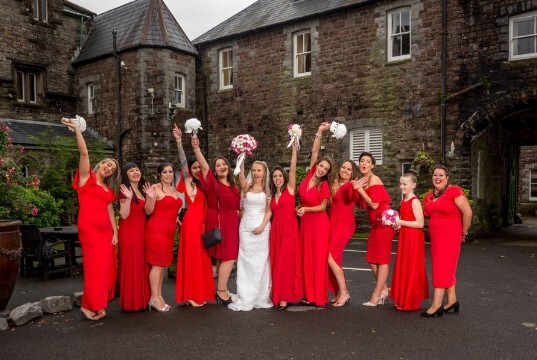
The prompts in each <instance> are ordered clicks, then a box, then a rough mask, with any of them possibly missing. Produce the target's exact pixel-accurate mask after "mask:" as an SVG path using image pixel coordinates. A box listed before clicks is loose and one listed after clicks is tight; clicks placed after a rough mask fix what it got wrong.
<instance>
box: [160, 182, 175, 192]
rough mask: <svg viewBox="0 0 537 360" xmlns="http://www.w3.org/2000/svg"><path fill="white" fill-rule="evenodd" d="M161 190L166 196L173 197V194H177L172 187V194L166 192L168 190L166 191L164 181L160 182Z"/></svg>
mask: <svg viewBox="0 0 537 360" xmlns="http://www.w3.org/2000/svg"><path fill="white" fill-rule="evenodd" d="M160 188H161V189H162V192H163V193H164V195H171V194H173V193H174V192H175V191H174V190H173V187H172V186H170V188H171V189H172V193H171V194H170V193H168V192H166V190H164V183H163V182H162V181H161V182H160Z"/></svg>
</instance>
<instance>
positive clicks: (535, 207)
mask: <svg viewBox="0 0 537 360" xmlns="http://www.w3.org/2000/svg"><path fill="white" fill-rule="evenodd" d="M530 207H531V208H532V209H533V213H534V214H535V216H537V202H532V203H530Z"/></svg>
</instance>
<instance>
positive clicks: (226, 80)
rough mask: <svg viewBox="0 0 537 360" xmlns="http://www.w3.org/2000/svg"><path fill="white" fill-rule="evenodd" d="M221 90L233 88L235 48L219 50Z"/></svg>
mask: <svg viewBox="0 0 537 360" xmlns="http://www.w3.org/2000/svg"><path fill="white" fill-rule="evenodd" d="M218 69H219V74H220V90H226V89H233V50H232V49H231V48H227V49H222V50H220V51H219V52H218Z"/></svg>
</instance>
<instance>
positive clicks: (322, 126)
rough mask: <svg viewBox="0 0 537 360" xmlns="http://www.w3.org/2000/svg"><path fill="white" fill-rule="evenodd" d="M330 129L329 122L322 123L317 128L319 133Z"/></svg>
mask: <svg viewBox="0 0 537 360" xmlns="http://www.w3.org/2000/svg"><path fill="white" fill-rule="evenodd" d="M328 129H330V123H329V122H323V123H322V124H321V125H320V126H319V131H320V132H321V133H323V132H325V131H326V130H328Z"/></svg>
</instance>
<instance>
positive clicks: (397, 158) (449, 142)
mask: <svg viewBox="0 0 537 360" xmlns="http://www.w3.org/2000/svg"><path fill="white" fill-rule="evenodd" d="M0 2H1V5H2V7H1V8H2V11H9V14H10V17H9V18H6V17H2V20H1V24H0V33H1V34H2V35H3V36H2V40H0V41H1V42H2V47H1V50H0V119H1V118H9V119H20V120H32V121H43V122H56V121H57V120H58V118H59V117H61V116H62V115H61V114H66V113H68V114H69V115H74V113H77V114H79V115H82V116H84V117H85V118H86V120H87V122H88V125H89V126H90V127H91V128H92V129H93V130H95V131H96V132H97V133H98V134H99V135H100V136H101V137H102V138H103V139H105V140H108V141H110V143H111V144H113V145H114V148H115V152H116V156H118V157H119V158H120V159H122V160H123V161H126V160H128V161H136V162H138V163H140V164H142V166H143V167H144V169H146V170H147V171H150V170H151V169H153V168H155V167H156V165H157V164H158V163H159V162H161V161H164V160H173V159H175V157H176V155H175V154H176V150H175V144H174V142H173V139H172V137H171V132H170V131H171V128H172V123H173V122H177V124H178V125H179V124H181V123H183V122H184V120H186V119H188V118H190V117H197V118H199V119H200V120H201V121H202V123H203V126H204V129H205V130H204V131H203V132H202V136H203V138H202V146H204V147H205V149H206V151H207V155H208V158H212V157H213V156H214V155H217V154H220V155H225V156H229V157H230V158H232V159H234V158H235V155H234V154H232V153H230V151H229V144H230V142H231V139H232V138H233V137H234V136H236V135H237V134H240V133H250V134H252V135H253V136H254V137H256V139H258V140H259V142H260V146H259V148H258V150H257V151H256V153H255V154H254V157H258V158H260V159H263V160H265V161H267V162H268V163H269V164H270V165H274V164H276V163H281V164H284V165H285V164H286V163H288V161H289V150H288V149H286V147H285V146H286V145H287V142H288V135H287V132H286V129H287V126H288V125H289V123H300V124H303V125H304V127H305V132H304V136H303V140H302V146H301V151H300V156H299V162H300V164H301V165H303V166H305V165H307V164H309V160H308V153H309V149H310V148H311V142H312V140H313V136H314V133H315V131H316V128H317V127H318V125H319V124H320V122H321V121H337V122H339V123H343V124H345V125H346V126H347V129H348V134H347V136H346V137H345V138H343V139H341V140H335V139H333V138H330V137H329V136H328V135H327V136H326V137H325V138H324V139H323V145H324V149H323V152H324V154H325V155H330V156H332V157H334V159H335V160H336V161H338V162H340V161H342V160H345V159H353V160H357V158H358V155H359V154H360V152H362V151H364V150H367V151H370V152H372V153H373V154H374V155H375V156H376V158H377V167H376V168H375V171H376V173H378V174H379V175H380V176H381V178H382V179H383V181H384V182H385V184H386V185H387V187H388V188H389V191H390V194H391V195H392V197H393V199H394V201H393V205H394V206H397V203H398V200H397V199H399V195H398V179H399V176H400V175H401V173H402V172H404V171H406V170H407V169H408V168H410V167H411V166H412V165H413V163H414V162H415V158H416V156H417V155H422V156H426V157H427V158H429V159H432V160H434V161H435V162H437V163H439V162H443V163H445V164H447V165H448V167H449V168H450V169H451V171H452V176H451V181H452V183H455V184H458V185H461V186H463V187H464V188H466V189H468V190H470V194H471V195H470V197H471V199H472V200H473V208H474V212H475V213H476V217H475V221H476V226H475V227H474V228H475V229H477V231H482V232H486V231H490V230H491V229H494V228H496V227H499V226H503V225H508V224H511V223H513V222H514V221H515V220H516V218H517V216H516V214H517V213H518V212H520V211H529V210H530V205H529V204H530V203H531V202H532V201H535V200H537V198H535V196H537V157H535V155H534V154H535V151H533V150H532V149H533V146H534V145H537V125H536V120H535V116H536V111H535V105H536V99H537V86H536V82H537V72H536V71H535V69H536V66H535V65H536V64H537V60H536V59H537V45H536V42H537V30H535V29H537V2H535V1H520V0H497V1H486V0H472V1H447V0H441V1H432V0H376V1H375V0H346V1H342V0H323V1H321V0H259V1H257V2H255V3H254V4H252V5H251V6H249V7H248V8H246V9H244V10H243V11H241V12H240V13H238V14H236V15H235V16H233V17H231V18H230V19H228V20H226V21H224V22H223V23H221V24H219V25H218V26H216V27H215V28H213V29H212V30H210V31H208V32H207V33H205V34H203V35H202V36H200V37H199V38H197V39H195V40H193V41H192V42H190V41H189V39H188V38H187V37H186V35H185V34H184V32H183V31H182V29H181V27H180V26H179V24H178V23H177V21H176V20H175V19H174V18H173V16H172V15H171V13H170V11H169V10H168V8H167V7H166V5H165V3H164V2H163V1H162V0H136V1H133V2H130V3H128V4H126V5H123V6H121V7H119V8H116V9H113V10H110V11H108V12H106V13H103V14H99V15H95V14H93V13H91V12H89V11H88V10H86V9H83V8H81V7H79V6H77V5H75V4H72V3H70V2H68V1H62V0H55V1H53V2H52V1H50V0H48V1H47V0H0ZM47 3H48V5H49V6H48V7H46V11H44V10H43V9H45V7H44V6H43V4H47ZM4 9H6V10H4ZM44 14H45V15H44ZM44 18H46V20H43V19H44ZM8 19H9V20H8ZM11 19H16V21H12V20H11ZM114 29H115V34H114ZM8 39H9V40H8ZM4 42H6V43H7V44H6V45H4ZM81 45H82V46H81ZM2 59H3V60H2ZM19 79H21V80H19ZM29 84H35V86H33V87H32V86H29ZM21 94H22V95H21ZM21 96H23V97H24V98H21ZM65 109H70V110H69V111H66V110H65ZM72 109H76V111H73V110H72ZM187 151H188V150H187ZM420 178H421V180H420V183H421V184H420V185H421V186H420V191H425V190H426V189H427V188H428V187H430V186H431V185H430V179H429V176H428V173H427V169H423V170H422V174H421V177H420ZM532 186H533V187H532Z"/></svg>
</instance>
